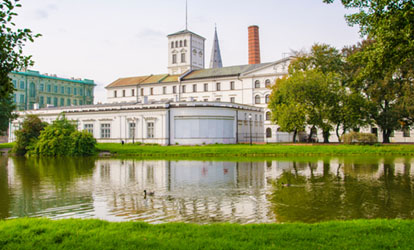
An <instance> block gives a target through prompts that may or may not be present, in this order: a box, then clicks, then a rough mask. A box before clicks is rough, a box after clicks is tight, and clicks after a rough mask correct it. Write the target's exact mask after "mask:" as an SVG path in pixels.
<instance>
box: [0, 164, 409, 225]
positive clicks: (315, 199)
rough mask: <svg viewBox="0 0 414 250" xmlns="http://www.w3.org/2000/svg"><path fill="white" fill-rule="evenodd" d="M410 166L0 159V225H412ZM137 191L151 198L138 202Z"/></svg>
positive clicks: (144, 198)
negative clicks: (76, 220)
mask: <svg viewBox="0 0 414 250" xmlns="http://www.w3.org/2000/svg"><path fill="white" fill-rule="evenodd" d="M412 161H413V160H412V159H408V158H407V159H405V158H397V159H394V158H371V159H370V158H364V159H355V158H341V159H338V158H329V159H323V158H309V159H303V158H302V159H300V160H298V159H273V160H268V161H258V162H218V161H165V160H156V161H151V160H136V159H94V158H57V159H49V158H29V159H27V158H18V157H16V158H6V157H2V158H1V157H0V218H14V217H23V216H33V217H36V216H46V217H50V218H68V217H80V218H101V219H105V220H110V221H125V220H141V221H147V222H151V223H160V222H171V221H183V222H195V223H212V222H237V223H268V222H285V221H305V222H315V221H323V220H330V219H354V218H378V217H379V218H414V214H413V208H414V199H413V191H414V190H413V185H412V183H413V169H412V168H411V166H412V165H413V162H412ZM144 189H145V190H148V191H154V192H155V194H154V195H153V196H147V197H144V194H143V191H144Z"/></svg>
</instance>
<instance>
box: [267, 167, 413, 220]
mask: <svg viewBox="0 0 414 250" xmlns="http://www.w3.org/2000/svg"><path fill="white" fill-rule="evenodd" d="M367 162H368V163H367ZM316 165H317V162H316V161H309V162H297V161H294V162H292V168H291V169H290V170H288V171H284V172H283V173H282V174H281V175H280V176H279V177H278V178H277V179H276V180H275V181H274V187H273V192H272V196H271V200H272V210H273V212H274V213H275V215H276V218H277V221H278V222H294V221H300V222H311V223H312V222H318V221H326V220H347V219H359V218H407V219H408V218H409V219H413V218H414V194H413V191H414V190H413V176H412V174H411V169H410V168H411V163H410V160H409V159H405V160H404V162H403V166H404V167H403V172H402V173H396V171H395V159H379V160H378V159H377V160H376V161H365V162H363V163H361V162H360V161H358V160H349V159H348V160H342V161H340V162H339V163H338V164H330V161H329V160H323V171H322V173H315V166H316ZM332 168H335V169H332ZM287 183H289V186H288V185H286V184H287Z"/></svg>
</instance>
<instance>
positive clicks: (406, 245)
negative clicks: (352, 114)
mask: <svg viewBox="0 0 414 250" xmlns="http://www.w3.org/2000/svg"><path fill="white" fill-rule="evenodd" d="M413 235H414V221H408V220H356V221H343V222H335V221H333V222H324V223H318V224H299V223H295V224H256V225H237V224H211V225H194V224H182V223H168V224H161V225H149V224H145V223H141V222H122V223H113V222H105V221H100V220H80V219H68V220H57V221H52V220H48V219H15V220H7V221H1V222H0V249H57V248H59V249H191V250H193V249H412V248H413V246H414V237H413Z"/></svg>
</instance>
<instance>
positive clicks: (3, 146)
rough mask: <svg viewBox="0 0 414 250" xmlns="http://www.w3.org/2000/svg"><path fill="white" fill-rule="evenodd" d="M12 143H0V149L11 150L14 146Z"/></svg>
mask: <svg viewBox="0 0 414 250" xmlns="http://www.w3.org/2000/svg"><path fill="white" fill-rule="evenodd" d="M14 144H15V143H14V142H11V143H0V148H10V149H11V148H12V147H13V146H14Z"/></svg>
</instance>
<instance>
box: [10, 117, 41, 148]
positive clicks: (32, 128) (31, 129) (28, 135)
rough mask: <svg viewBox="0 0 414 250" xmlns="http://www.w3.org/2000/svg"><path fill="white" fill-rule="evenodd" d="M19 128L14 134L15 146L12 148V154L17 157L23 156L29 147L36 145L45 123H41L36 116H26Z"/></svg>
mask: <svg viewBox="0 0 414 250" xmlns="http://www.w3.org/2000/svg"><path fill="white" fill-rule="evenodd" d="M21 126H22V127H21V129H19V130H17V131H16V132H15V134H16V144H15V145H14V147H13V152H14V153H15V154H17V155H25V154H26V152H27V151H28V150H29V149H30V147H32V146H33V145H34V144H36V142H37V139H38V137H39V135H40V133H41V131H42V130H43V129H44V128H45V127H46V126H47V123H45V122H42V120H40V119H39V117H38V116H36V115H27V116H26V117H25V119H24V120H23V123H22V125H21Z"/></svg>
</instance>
